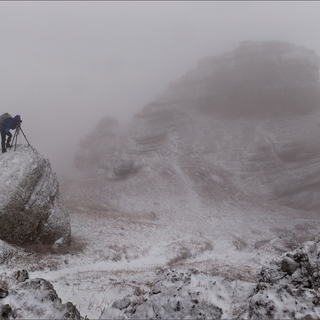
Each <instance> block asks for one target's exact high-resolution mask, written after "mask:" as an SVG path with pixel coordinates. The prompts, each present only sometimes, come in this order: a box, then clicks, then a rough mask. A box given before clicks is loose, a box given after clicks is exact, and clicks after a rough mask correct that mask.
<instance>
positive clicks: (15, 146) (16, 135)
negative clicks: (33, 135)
mask: <svg viewBox="0 0 320 320" xmlns="http://www.w3.org/2000/svg"><path fill="white" fill-rule="evenodd" d="M20 131H21V132H22V134H23V136H24V138H25V139H26V141H27V142H28V145H29V146H30V143H29V141H28V139H27V137H26V135H25V134H24V132H23V130H22V128H21V123H18V124H17V127H16V131H15V133H14V135H13V139H12V145H11V147H12V146H13V145H14V151H16V149H17V141H18V136H19V134H20Z"/></svg>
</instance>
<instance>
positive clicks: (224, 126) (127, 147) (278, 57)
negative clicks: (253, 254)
mask: <svg viewBox="0 0 320 320" xmlns="http://www.w3.org/2000/svg"><path fill="white" fill-rule="evenodd" d="M319 64H320V59H319V58H318V57H317V56H316V54H315V53H314V51H312V50H309V49H307V48H305V47H300V46H296V45H293V44H290V43H284V42H276V41H271V42H243V43H241V44H240V46H239V47H238V48H237V49H235V50H234V51H233V52H230V53H226V54H223V55H221V56H218V57H212V58H206V59H203V60H201V61H200V62H199V63H198V66H197V67H196V68H195V69H194V70H191V71H189V72H187V73H186V75H185V76H183V77H182V78H181V79H179V80H177V81H175V82H173V83H171V84H170V85H169V86H168V89H167V91H166V92H164V93H163V94H162V95H161V96H159V97H158V98H157V99H156V100H155V101H153V102H151V103H149V104H148V105H147V106H145V107H144V108H143V109H142V110H141V112H139V113H137V114H136V115H135V116H134V119H133V121H132V122H131V123H130V124H129V125H128V127H127V128H126V130H123V131H121V130H120V129H119V127H118V125H117V123H116V120H112V119H110V118H106V119H104V120H102V121H101V122H100V124H99V125H98V127H97V129H96V130H95V131H94V132H93V133H91V134H90V135H89V136H88V137H87V138H86V139H85V140H83V141H82V143H81V147H80V149H79V152H78V154H77V157H76V159H75V163H76V166H77V168H78V169H79V170H80V172H81V174H85V173H88V172H89V173H98V175H100V177H102V178H103V179H105V181H108V179H109V184H107V185H106V186H105V192H106V193H109V194H110V198H111V197H113V198H114V199H116V198H119V197H120V198H121V195H123V194H127V195H129V194H130V196H131V198H135V199H136V200H137V199H139V198H141V199H142V198H143V199H144V200H143V201H144V202H145V201H146V199H147V200H148V199H151V200H150V203H151V204H152V203H153V202H154V201H158V200H157V199H156V198H157V196H156V193H158V190H159V189H160V188H161V190H162V197H163V198H166V199H170V198H171V196H172V195H173V194H174V195H175V198H176V199H178V201H180V200H181V201H187V202H188V201H190V200H191V199H192V197H191V198H190V197H189V196H186V195H188V194H190V192H189V191H188V190H190V188H192V190H193V191H192V192H191V193H192V194H197V196H199V197H200V198H201V203H202V205H206V204H207V205H208V206H209V207H210V206H212V205H216V204H217V203H218V202H221V201H224V200H226V201H228V202H230V201H240V200H239V199H240V198H242V199H244V198H245V197H246V196H244V193H245V194H246V195H249V193H251V194H256V195H259V196H263V197H264V198H265V199H267V201H269V200H271V201H273V202H275V203H277V204H280V205H281V206H286V207H290V208H294V209H299V210H319V209H318V208H319V205H320V189H319V185H320V144H319V141H320V95H319V92H320V86H319V81H318V79H319V72H318V69H319ZM119 177H121V178H125V181H126V182H125V183H121V184H120V183H118V182H117V181H119ZM130 178H132V179H130ZM112 179H114V180H115V183H111V180H112ZM133 179H134V180H133ZM122 180H123V179H122ZM108 186H109V187H110V188H109V187H108ZM151 186H152V187H151ZM133 189H134V190H133ZM126 199H128V197H127V198H126ZM179 199H180V200H179ZM230 199H231V200H230ZM249 201H251V200H249ZM120 202H121V203H125V202H123V199H122V198H121V201H120ZM118 203H119V201H118ZM145 203H146V202H145ZM130 205H134V203H133V202H132V203H130Z"/></svg>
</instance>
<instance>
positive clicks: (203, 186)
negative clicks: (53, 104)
mask: <svg viewBox="0 0 320 320" xmlns="http://www.w3.org/2000/svg"><path fill="white" fill-rule="evenodd" d="M319 64H320V60H319V58H318V57H317V56H316V55H315V54H314V52H313V51H312V50H308V49H306V48H303V47H298V46H295V45H292V44H287V43H281V42H270V43H269V42H268V43H260V42H259V43H251V42H249V43H242V44H241V45H240V47H239V48H238V49H236V50H235V51H234V52H231V53H226V54H225V55H222V56H220V57H213V58H208V59H204V60H201V61H200V62H199V64H198V67H197V68H196V69H195V70H191V71H189V72H188V73H187V74H186V75H185V76H184V77H182V78H181V79H179V80H177V81H175V82H173V83H172V84H170V85H169V87H168V90H167V91H166V92H164V93H163V94H162V95H160V96H159V97H158V98H157V99H156V100H155V101H153V102H151V103H150V104H148V105H147V106H145V107H144V108H143V109H142V110H141V112H139V113H137V114H136V115H135V117H134V118H133V120H132V122H131V123H130V124H129V125H128V126H127V127H125V128H120V127H119V125H118V123H117V121H116V120H115V119H113V118H110V117H106V118H104V119H101V121H100V122H99V123H98V124H97V127H96V129H95V130H93V132H91V133H88V135H87V136H86V137H85V138H84V139H83V140H82V141H81V143H80V147H79V150H78V152H77V154H76V157H75V166H76V168H77V176H76V177H73V178H72V179H70V180H69V181H68V182H67V183H65V184H64V185H63V186H60V192H61V194H62V197H63V200H64V202H65V204H66V206H67V209H68V211H69V212H70V224H71V229H72V238H71V245H70V247H64V248H52V247H48V246H45V245H28V246H24V247H23V248H20V247H15V246H9V245H8V244H6V243H4V242H3V243H1V245H2V256H0V258H1V259H2V260H1V261H2V265H1V268H2V270H3V272H9V273H10V272H13V271H15V270H18V269H19V270H22V269H26V270H28V272H29V276H30V278H31V279H35V278H44V279H46V280H48V281H50V282H51V283H52V284H53V286H54V289H55V290H56V293H57V295H58V296H59V298H60V299H61V300H62V302H61V303H62V304H65V303H66V302H68V301H71V302H72V303H73V304H74V305H75V306H76V308H77V310H79V312H80V314H81V316H83V317H84V316H86V315H87V317H88V318H91V319H97V318H99V317H100V316H101V319H110V318H119V319H121V318H137V319H141V318H160V317H161V318H175V317H176V318H194V317H198V318H221V319H230V318H240V317H243V318H253V319H261V318H263V317H266V318H267V317H269V316H270V317H283V318H295V317H298V318H302V317H304V316H307V315H308V314H309V316H311V317H315V316H320V310H318V307H317V306H318V302H317V301H318V300H317V299H318V296H317V289H316V286H317V284H318V278H317V277H318V276H317V275H318V272H320V271H319V270H318V251H319V249H318V247H319V241H318V240H316V241H313V239H314V237H315V236H317V235H318V233H319V229H320V220H319V209H318V207H319V201H320V191H319V188H318V186H319V184H320V169H319V168H320V166H319V164H320V148H319V141H320V109H319V106H320V94H319V92H320V91H319V90H320V89H319V83H318V77H319V74H318V68H319ZM306 241H307V242H306ZM308 241H309V242H308ZM300 245H301V247H299V246H300ZM299 248H300V249H299ZM295 250H296V251H295ZM297 250H298V251H297ZM287 252H288V253H287ZM297 252H299V254H296V253H297ZM302 253H303V254H302ZM302 256H303V258H301V257H302ZM274 259H275V260H274ZM273 260H274V261H275V262H272V261H273ZM283 261H284V262H283ZM269 263H271V265H269ZM262 267H263V270H267V271H263V270H262V271H261V269H262ZM263 272H267V273H263ZM266 274H267V276H266ZM319 274H320V273H319ZM278 276H279V277H278ZM280 280H281V281H280ZM278 281H280V282H278ZM272 284H275V286H273V285H272ZM286 286H287V287H286ZM275 288H277V289H275ZM288 288H289V289H288ZM277 290H278V291H277ZM290 290H291V293H292V294H290V292H289V291H290ZM298 291H299V292H300V293H301V295H300V296H299V293H298ZM279 292H283V294H284V295H285V298H283V297H282V296H281V294H280V293H279ZM288 295H290V296H288ZM9 297H10V296H9V295H8V297H6V298H5V299H6V300H4V302H5V303H9V300H10V299H9ZM281 299H282V300H281ZM308 299H309V300H310V299H311V300H312V301H316V303H313V302H312V301H311V300H310V301H311V302H310V301H309V300H308ZM288 301H289V302H288ZM295 301H296V305H295ZM0 302H1V301H0ZM287 302H288V303H289V305H288V306H286V303H287ZM50 310H51V309H50ZM23 312H24V313H23ZM23 312H22V316H24V317H31V314H30V313H27V312H26V311H23ZM59 312H60V311H59ZM49 314H51V315H52V314H53V313H49V312H48V313H47V316H49ZM60 315H61V314H59V317H60ZM33 317H37V316H36V314H34V313H33ZM38 318H41V316H39V317H38Z"/></svg>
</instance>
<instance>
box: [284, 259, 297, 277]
mask: <svg viewBox="0 0 320 320" xmlns="http://www.w3.org/2000/svg"><path fill="white" fill-rule="evenodd" d="M298 268H299V264H298V263H297V262H295V261H294V260H292V259H290V258H287V257H286V258H284V259H283V260H282V263H281V270H282V271H283V272H286V273H287V274H288V275H289V276H291V275H292V274H293V273H294V272H295V271H296V270H297V269H298Z"/></svg>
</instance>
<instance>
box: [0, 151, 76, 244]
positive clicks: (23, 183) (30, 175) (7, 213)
mask: <svg viewBox="0 0 320 320" xmlns="http://www.w3.org/2000/svg"><path fill="white" fill-rule="evenodd" d="M0 239H2V240H5V241H7V242H10V243H14V244H24V243H39V242H40V243H43V244H52V245H54V244H56V245H58V244H59V245H61V244H68V243H69V242H70V239H71V228H70V220H69V213H68V211H67V209H66V206H65V204H64V202H63V199H62V197H61V195H60V192H59V184H58V181H57V177H56V174H55V173H54V172H53V171H52V169H51V165H50V162H49V161H48V160H46V159H44V158H43V157H42V156H41V155H40V154H39V153H38V152H37V151H36V150H35V149H34V148H32V147H29V146H19V147H18V148H17V150H16V151H13V150H11V151H8V152H6V153H4V154H2V155H1V156H0Z"/></svg>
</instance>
